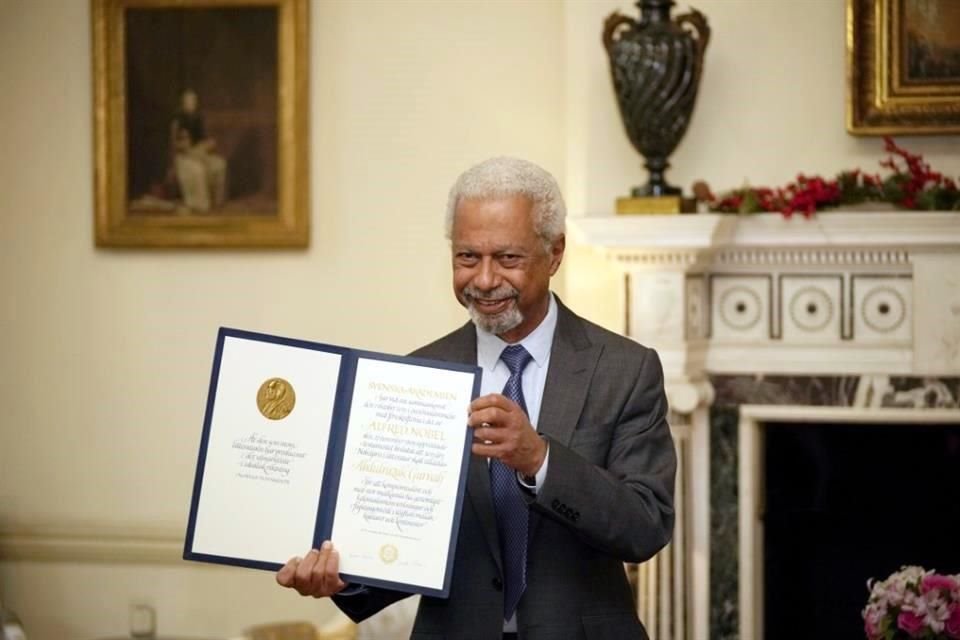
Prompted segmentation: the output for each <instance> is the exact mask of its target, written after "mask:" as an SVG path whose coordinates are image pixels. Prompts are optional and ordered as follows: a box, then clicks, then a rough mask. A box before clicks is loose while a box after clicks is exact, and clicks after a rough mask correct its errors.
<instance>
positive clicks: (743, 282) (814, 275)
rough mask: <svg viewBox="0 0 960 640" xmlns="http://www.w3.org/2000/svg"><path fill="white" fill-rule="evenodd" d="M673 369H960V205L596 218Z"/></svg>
mask: <svg viewBox="0 0 960 640" xmlns="http://www.w3.org/2000/svg"><path fill="white" fill-rule="evenodd" d="M571 227H572V234H573V236H574V237H575V238H577V239H578V240H579V241H580V242H582V243H584V244H587V245H590V246H593V247H596V248H597V249H598V250H600V251H602V252H603V253H604V254H605V255H606V256H607V257H608V258H609V259H610V260H612V261H613V262H615V263H616V264H617V265H618V266H619V267H620V268H621V270H622V271H623V272H624V273H625V274H626V277H627V286H626V287H625V291H626V300H625V308H626V315H627V318H626V326H627V327H628V330H627V333H628V334H629V335H630V336H631V337H633V338H635V339H637V340H640V341H641V342H645V343H648V344H650V345H652V346H655V347H656V348H657V349H658V351H660V353H661V355H662V357H663V360H664V368H665V371H666V372H667V376H668V378H672V379H674V380H676V381H678V382H679V381H681V380H685V379H697V378H700V377H702V376H703V375H704V374H705V373H707V372H709V373H755V372H767V373H793V374H838V373H843V374H862V373H875V374H891V375H944V374H946V375H949V374H953V373H956V372H958V371H960V213H952V212H827V213H821V214H818V215H816V216H814V217H812V218H810V219H805V218H803V217H802V216H799V215H795V216H794V217H793V218H791V219H785V218H783V217H782V216H780V215H779V214H758V215H751V216H736V215H720V214H697V215H676V216H652V215H651V216H605V217H600V216H597V217H583V218H578V219H576V220H573V221H571Z"/></svg>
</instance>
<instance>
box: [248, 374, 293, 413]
mask: <svg viewBox="0 0 960 640" xmlns="http://www.w3.org/2000/svg"><path fill="white" fill-rule="evenodd" d="M295 404H297V394H296V393H294V392H293V386H292V385H291V384H290V383H289V382H287V381H286V380H284V379H283V378H269V379H268V380H266V381H265V382H264V383H263V384H262V385H260V390H259V391H257V408H258V409H260V413H262V414H263V417H265V418H268V419H270V420H283V419H284V418H286V417H287V416H288V415H290V412H291V411H293V406H294V405H295Z"/></svg>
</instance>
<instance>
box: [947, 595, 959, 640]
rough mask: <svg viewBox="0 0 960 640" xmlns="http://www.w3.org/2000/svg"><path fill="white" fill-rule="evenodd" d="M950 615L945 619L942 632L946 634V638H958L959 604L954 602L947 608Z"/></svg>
mask: <svg viewBox="0 0 960 640" xmlns="http://www.w3.org/2000/svg"><path fill="white" fill-rule="evenodd" d="M949 612H950V615H949V616H948V617H947V620H946V624H944V627H943V630H944V631H946V632H947V637H948V638H960V603H957V602H954V603H953V604H951V605H950V608H949Z"/></svg>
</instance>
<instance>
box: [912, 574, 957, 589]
mask: <svg viewBox="0 0 960 640" xmlns="http://www.w3.org/2000/svg"><path fill="white" fill-rule="evenodd" d="M956 588H957V582H956V580H954V579H953V578H952V577H951V576H942V575H940V574H939V573H934V574H931V575H929V576H924V577H923V580H922V581H921V582H920V593H929V592H930V591H933V590H934V589H943V590H944V591H952V590H953V589H956Z"/></svg>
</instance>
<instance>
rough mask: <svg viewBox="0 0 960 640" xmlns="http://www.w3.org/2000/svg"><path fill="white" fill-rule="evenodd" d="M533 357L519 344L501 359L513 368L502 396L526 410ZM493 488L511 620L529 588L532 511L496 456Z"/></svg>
mask: <svg viewBox="0 0 960 640" xmlns="http://www.w3.org/2000/svg"><path fill="white" fill-rule="evenodd" d="M532 358H533V356H531V355H530V354H529V353H528V352H527V350H526V349H524V348H523V346H521V345H519V344H515V345H510V346H508V347H507V348H505V349H504V350H503V353H501V354H500V359H501V360H503V361H504V363H506V365H507V368H508V369H510V377H509V378H508V379H507V384H506V385H504V387H503V395H505V396H506V397H508V398H510V399H511V400H513V401H514V402H516V403H517V404H518V405H520V408H521V409H523V412H524V413H526V412H527V403H526V402H524V399H523V387H522V386H521V381H522V377H523V369H524V367H526V366H527V364H528V363H529V362H530V360H531V359H532ZM490 489H491V492H492V494H493V507H494V510H495V511H496V513H497V529H498V531H499V533H500V555H501V556H502V557H503V574H504V575H503V577H504V598H503V619H504V620H509V619H510V618H511V617H512V616H513V613H514V611H516V609H517V604H518V603H519V602H520V597H521V596H522V595H523V591H524V589H526V588H527V531H528V529H529V517H530V512H529V510H528V509H527V503H526V502H525V501H524V499H523V496H522V495H521V494H520V487H519V486H518V485H517V472H516V471H515V470H514V469H511V468H510V467H508V466H507V465H505V464H503V463H502V462H500V461H499V460H496V459H491V460H490Z"/></svg>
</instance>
